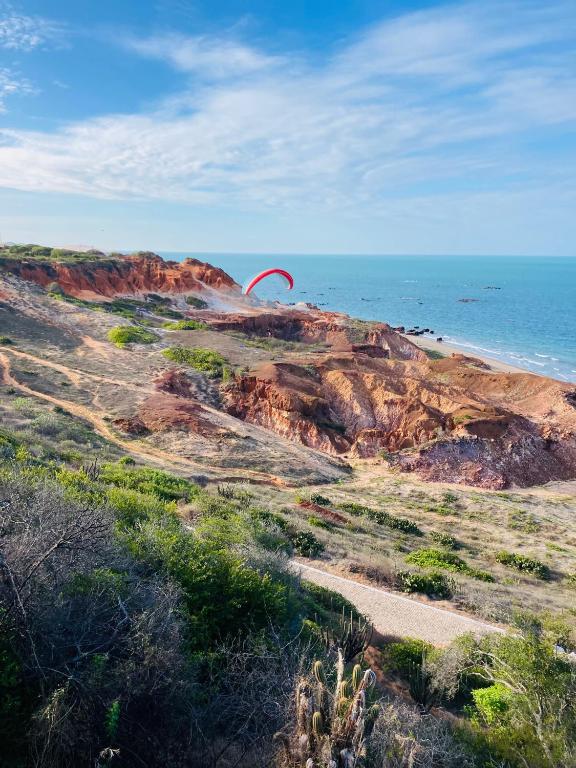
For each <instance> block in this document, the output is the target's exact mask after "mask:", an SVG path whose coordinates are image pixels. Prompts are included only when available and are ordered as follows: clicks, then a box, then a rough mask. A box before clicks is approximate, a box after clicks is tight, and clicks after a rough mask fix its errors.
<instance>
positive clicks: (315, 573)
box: [292, 560, 504, 645]
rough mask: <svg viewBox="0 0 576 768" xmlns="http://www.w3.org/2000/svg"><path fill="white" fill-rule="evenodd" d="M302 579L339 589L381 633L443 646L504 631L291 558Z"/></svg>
mask: <svg viewBox="0 0 576 768" xmlns="http://www.w3.org/2000/svg"><path fill="white" fill-rule="evenodd" d="M292 565H293V566H294V568H295V569H296V570H297V571H299V572H300V574H301V575H302V578H304V579H307V580H308V581H312V582H314V584H319V585H320V586H322V587H327V588H328V589H332V590H334V591H335V592H339V593H340V594H341V595H343V596H344V597H345V598H347V599H348V600H350V602H351V603H354V605H355V606H356V607H357V608H358V610H359V611H361V612H362V613H363V614H365V615H366V616H368V617H369V618H370V620H371V621H372V623H373V624H374V628H375V629H376V631H377V632H379V633H380V634H381V635H384V636H393V637H417V638H419V639H420V640H425V641H426V642H428V643H433V644H434V645H447V644H448V643H450V642H452V640H454V639H455V638H456V637H458V636H459V635H464V634H466V633H467V632H472V633H473V634H475V635H484V634H486V633H488V632H504V630H503V629H502V628H501V627H497V626H494V625H493V624H487V623H485V622H483V621H480V620H479V619H474V618H472V617H470V616H465V615H463V614H461V613H454V612H452V611H448V610H446V609H444V608H436V607H435V606H433V605H427V604H426V603H421V602H419V601H418V600H415V599H412V598H410V597H404V596H403V595H398V594H396V593H394V592H387V591H385V590H383V589H378V588H377V587H370V586H368V585H366V584H360V583H359V582H357V581H352V580H351V579H345V578H344V577H342V576H337V575H336V574H333V573H328V572H327V571H322V570H320V569H319V568H314V567H313V566H310V565H306V564H305V563H302V562H300V561H296V560H294V561H292Z"/></svg>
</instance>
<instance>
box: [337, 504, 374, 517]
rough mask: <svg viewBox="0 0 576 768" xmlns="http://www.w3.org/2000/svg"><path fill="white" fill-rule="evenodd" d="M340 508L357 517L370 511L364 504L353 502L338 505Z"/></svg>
mask: <svg viewBox="0 0 576 768" xmlns="http://www.w3.org/2000/svg"><path fill="white" fill-rule="evenodd" d="M338 508H339V509H341V510H343V511H344V512H348V514H350V515H354V516H355V517H360V515H365V514H366V513H367V512H368V511H369V508H368V507H365V506H364V505H363V504H355V503H354V502H353V501H343V502H342V503H341V504H338Z"/></svg>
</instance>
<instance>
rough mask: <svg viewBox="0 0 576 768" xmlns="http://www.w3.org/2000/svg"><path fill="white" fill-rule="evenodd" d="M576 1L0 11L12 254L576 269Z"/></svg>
mask: <svg viewBox="0 0 576 768" xmlns="http://www.w3.org/2000/svg"><path fill="white" fill-rule="evenodd" d="M575 128H576V2H575V0H548V1H547V2H541V1H540V2H532V0H511V1H510V2H509V1H508V0H483V1H482V0H481V1H476V0H471V2H453V3H438V2H431V1H430V0H428V2H416V1H410V0H399V1H398V2H391V1H390V0H290V2H287V0H252V2H242V1H241V0H151V1H149V2H148V1H147V0H123V2H118V0H100V1H99V2H98V3H95V2H93V0H73V1H72V0H51V2H50V3H46V2H42V1H41V0H29V1H26V0H22V2H17V0H15V2H5V1H4V0H0V240H3V241H15V242H40V243H48V244H54V245H73V244H74V245H80V244H82V245H91V246H96V247H99V248H103V249H140V248H145V249H151V250H167V251H187V252H202V253H206V252H233V253H242V252H249V253H304V254H314V253H323V254H330V253H333V254H342V253H347V254H361V253H367V254H387V253H394V254H473V255H474V254H476V255H483V254H486V255H498V254H526V255H550V256H554V255H570V256H572V255H576V248H575V243H576V173H575V170H576V130H575Z"/></svg>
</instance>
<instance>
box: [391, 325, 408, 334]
mask: <svg viewBox="0 0 576 768" xmlns="http://www.w3.org/2000/svg"><path fill="white" fill-rule="evenodd" d="M392 330H393V331H396V333H406V329H405V328H404V326H403V325H398V326H397V327H396V328H392Z"/></svg>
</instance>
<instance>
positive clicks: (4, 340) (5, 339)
mask: <svg viewBox="0 0 576 768" xmlns="http://www.w3.org/2000/svg"><path fill="white" fill-rule="evenodd" d="M0 344H4V346H7V345H8V344H14V342H13V341H12V339H11V338H10V337H9V336H0Z"/></svg>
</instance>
